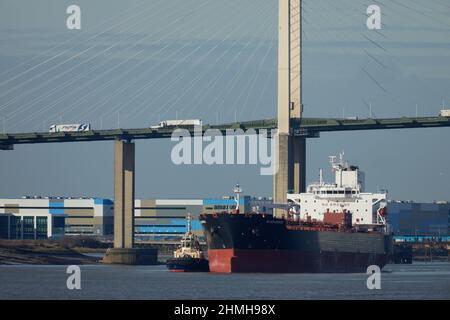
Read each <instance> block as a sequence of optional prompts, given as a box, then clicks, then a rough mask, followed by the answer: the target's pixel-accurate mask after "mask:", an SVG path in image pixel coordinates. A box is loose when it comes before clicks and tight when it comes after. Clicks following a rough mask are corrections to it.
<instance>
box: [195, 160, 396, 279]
mask: <svg viewBox="0 0 450 320" xmlns="http://www.w3.org/2000/svg"><path fill="white" fill-rule="evenodd" d="M330 158H331V161H330V162H331V166H332V171H333V173H334V175H335V183H324V181H323V174H322V170H320V178H319V180H320V181H319V182H318V183H314V184H311V185H309V186H308V188H307V192H305V193H300V194H288V195H287V202H286V204H284V205H285V206H286V210H285V214H283V215H281V216H280V217H277V216H275V215H273V214H267V213H265V214H263V213H260V212H259V211H258V210H257V208H254V209H253V210H252V212H248V213H240V212H239V194H240V193H241V192H242V190H241V189H240V188H239V187H238V186H237V187H236V188H235V193H236V196H235V200H236V203H237V205H236V207H235V208H234V209H233V210H232V211H231V212H218V213H213V214H202V215H201V216H200V220H201V223H202V226H203V229H204V231H205V236H206V241H207V246H208V259H209V269H210V272H221V273H231V272H264V273H327V272H333V273H344V272H345V273H350V272H354V273H360V272H366V270H367V267H368V266H370V265H377V266H379V267H380V268H382V267H383V266H384V265H385V264H386V263H388V261H389V259H390V258H391V254H392V237H391V236H390V235H389V234H388V232H387V231H388V230H387V222H386V218H387V208H386V204H387V192H386V191H383V192H380V193H366V192H364V173H363V172H362V171H360V170H359V168H358V167H357V166H350V165H348V163H346V162H344V160H343V155H341V156H340V161H336V157H330ZM275 205H277V204H274V206H275Z"/></svg>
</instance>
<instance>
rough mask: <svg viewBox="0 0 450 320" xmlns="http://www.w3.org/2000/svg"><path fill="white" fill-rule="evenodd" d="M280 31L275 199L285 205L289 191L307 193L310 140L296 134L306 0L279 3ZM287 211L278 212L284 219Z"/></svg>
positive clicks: (299, 103) (300, 95)
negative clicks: (295, 124)
mask: <svg viewBox="0 0 450 320" xmlns="http://www.w3.org/2000/svg"><path fill="white" fill-rule="evenodd" d="M278 19H279V21H278V23H279V28H278V106H277V108H278V134H279V143H278V154H277V161H278V171H277V172H276V173H275V175H274V181H273V200H274V202H275V203H285V202H286V198H287V197H286V195H287V193H288V192H295V193H299V192H304V191H305V183H306V179H305V174H306V170H305V165H306V140H305V138H304V137H298V136H294V135H293V129H292V122H293V120H294V119H295V120H299V119H301V117H302V112H303V105H302V0H279V18H278ZM284 212H285V211H283V210H281V209H275V215H277V216H280V215H281V214H283V213H284Z"/></svg>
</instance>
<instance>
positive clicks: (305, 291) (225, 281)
mask: <svg viewBox="0 0 450 320" xmlns="http://www.w3.org/2000/svg"><path fill="white" fill-rule="evenodd" d="M80 268H81V289H80V290H69V289H67V285H66V281H67V278H68V276H69V275H68V274H66V267H65V266H52V265H50V266H35V265H33V266H31V265H1V266H0V299H408V300H409V299H450V263H446V262H424V263H414V264H412V265H387V266H386V267H385V268H384V269H383V272H382V273H381V289H380V290H369V289H367V278H368V275H366V274H213V273H171V272H168V271H167V270H166V268H165V266H164V265H158V266H111V265H83V266H80Z"/></svg>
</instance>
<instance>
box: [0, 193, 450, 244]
mask: <svg viewBox="0 0 450 320" xmlns="http://www.w3.org/2000/svg"><path fill="white" fill-rule="evenodd" d="M270 203H271V200H269V199H261V198H258V199H256V198H252V197H250V196H243V197H241V199H240V204H239V209H240V211H241V212H248V211H250V210H252V208H253V207H254V206H255V205H258V206H259V210H262V211H263V212H267V213H271V210H272V209H270V208H268V207H265V206H264V205H265V204H270ZM235 205H236V202H235V200H234V199H233V197H222V198H216V199H156V200H155V199H154V200H135V236H136V238H137V239H139V240H171V239H177V238H178V237H179V236H180V235H182V234H183V233H184V232H185V231H186V221H185V217H186V215H187V214H188V213H191V214H192V216H193V218H194V221H193V224H192V227H193V231H194V232H195V233H196V234H197V235H199V236H200V237H202V236H203V232H202V228H201V225H200V223H199V221H198V216H199V215H200V214H201V213H212V212H218V211H229V210H231V209H232V208H233V207H234V206H235ZM388 220H389V224H390V230H391V232H393V233H394V235H395V236H396V237H403V238H405V239H407V238H408V237H409V238H414V237H415V238H417V237H420V238H421V239H422V238H423V239H425V238H426V237H434V238H438V237H441V238H442V239H448V237H449V236H450V203H449V202H436V203H414V202H405V201H390V202H389V205H388ZM113 223H114V203H113V201H112V200H111V199H102V198H62V197H23V198H19V199H0V238H3V239H45V238H50V237H54V238H56V237H62V236H70V235H91V236H111V235H112V233H113ZM424 237H425V238H424ZM444 241H445V240H444Z"/></svg>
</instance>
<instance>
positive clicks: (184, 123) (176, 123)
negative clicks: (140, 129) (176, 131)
mask: <svg viewBox="0 0 450 320" xmlns="http://www.w3.org/2000/svg"><path fill="white" fill-rule="evenodd" d="M201 125H202V120H200V119H185V120H164V121H160V122H159V123H158V124H157V125H156V126H151V127H150V128H151V129H161V128H167V127H193V126H201Z"/></svg>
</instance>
